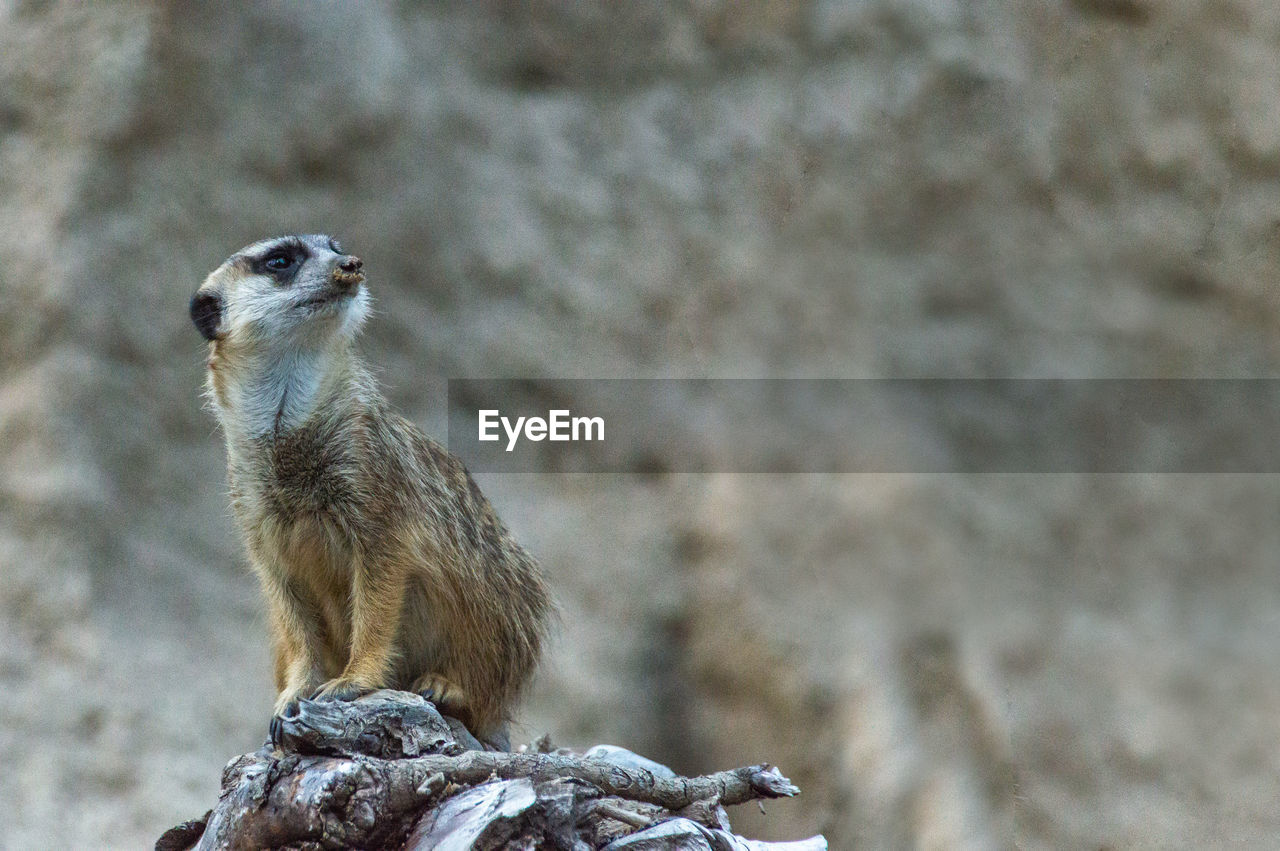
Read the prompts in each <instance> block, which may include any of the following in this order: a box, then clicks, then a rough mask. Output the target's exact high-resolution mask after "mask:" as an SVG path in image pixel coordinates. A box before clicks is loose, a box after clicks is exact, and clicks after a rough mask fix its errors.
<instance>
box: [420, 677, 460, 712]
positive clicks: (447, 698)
mask: <svg viewBox="0 0 1280 851" xmlns="http://www.w3.org/2000/svg"><path fill="white" fill-rule="evenodd" d="M413 690H414V691H416V692H417V693H418V694H420V695H422V698H423V700H429V701H431V702H432V703H434V704H435V705H436V706H437V707H438V708H439V709H441V710H445V709H457V708H459V707H460V706H462V705H463V703H465V700H464V697H463V693H462V689H460V688H458V686H456V685H454V684H453V683H451V682H450V681H449V680H446V679H445V678H444V677H442V676H440V675H439V674H427V675H426V676H424V677H422V678H420V679H419V680H418V682H417V683H415V684H414V687H413Z"/></svg>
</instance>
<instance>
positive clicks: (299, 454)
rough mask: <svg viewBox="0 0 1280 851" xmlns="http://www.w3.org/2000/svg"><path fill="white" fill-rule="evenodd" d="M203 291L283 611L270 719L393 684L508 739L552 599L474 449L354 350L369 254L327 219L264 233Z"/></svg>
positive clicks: (253, 543)
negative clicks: (456, 440)
mask: <svg viewBox="0 0 1280 851" xmlns="http://www.w3.org/2000/svg"><path fill="white" fill-rule="evenodd" d="M190 308H191V319H192V321H193V322H194V323H195V326H196V328H197V329H199V331H200V333H201V334H202V335H203V336H204V337H205V339H206V340H208V341H209V359H208V376H207V379H208V380H207V382H206V394H207V396H208V398H209V400H210V402H211V407H212V408H213V410H214V412H215V413H216V415H217V419H218V421H219V423H220V425H221V428H222V431H223V434H224V436H225V439H226V449H227V468H228V479H229V481H230V486H231V502H232V507H233V509H234V513H235V517H236V519H237V521H238V524H239V526H240V529H241V532H242V534H243V536H244V539H245V543H246V545H247V548H248V552H249V560H250V562H251V564H252V567H253V569H254V572H255V573H256V574H257V576H258V578H259V580H260V582H261V585H262V589H263V591H264V593H265V597H266V600H267V606H268V610H269V616H270V624H271V629H272V635H273V638H274V657H275V685H276V689H277V692H278V696H277V699H276V702H275V710H274V716H273V720H272V727H271V729H272V737H273V738H275V736H276V730H277V724H278V721H279V719H280V718H284V717H289V716H291V715H293V714H294V713H295V712H296V710H297V701H298V700H300V699H303V698H309V699H314V700H320V699H334V700H352V699H354V698H356V697H358V696H360V695H361V694H364V693H366V692H369V691H372V690H374V689H378V688H396V689H405V690H409V691H415V692H419V693H421V694H423V696H425V697H427V698H428V699H429V700H432V701H434V702H435V703H436V704H437V705H438V706H439V707H440V708H441V710H442V711H444V712H445V713H446V714H449V715H452V716H454V717H457V718H458V719H459V720H461V721H463V723H464V724H466V725H467V727H468V728H469V729H471V731H472V732H473V733H475V734H476V735H477V736H478V737H479V738H480V739H481V740H482V741H486V742H489V743H493V742H502V741H503V740H504V739H505V730H506V723H507V720H508V715H509V712H510V709H511V707H512V704H513V702H514V701H515V699H516V698H517V696H518V695H519V693H520V692H521V690H522V688H523V687H524V686H525V685H526V683H527V682H528V680H529V677H530V675H531V674H532V672H533V670H534V667H535V666H536V664H537V661H538V657H539V653H540V650H541V647H542V644H543V641H544V636H545V634H546V627H547V622H548V619H549V616H550V615H551V612H552V608H553V607H552V603H551V601H550V599H549V596H548V592H547V588H546V584H545V581H544V578H543V574H542V572H541V569H540V568H539V566H538V565H537V563H536V562H535V561H534V559H533V558H532V557H531V556H530V555H529V553H527V552H526V551H525V550H524V549H523V548H522V547H521V546H520V545H519V544H518V543H516V541H515V540H514V539H513V538H512V536H511V535H510V533H509V532H508V531H507V529H506V527H505V526H504V525H503V523H502V522H501V520H499V519H498V517H497V515H496V514H495V513H494V510H493V508H492V506H491V505H490V504H489V501H488V500H487V499H485V497H484V496H483V495H482V494H481V493H480V490H479V488H478V487H477V486H476V483H475V481H474V480H473V479H472V478H471V475H470V474H469V473H468V472H467V470H466V468H465V467H464V466H463V464H462V462H461V461H460V460H458V459H457V458H456V457H455V456H453V455H451V454H450V453H449V452H447V451H446V450H445V449H444V448H442V447H441V446H440V445H438V444H437V443H435V442H434V441H432V440H430V439H429V438H427V437H426V436H425V435H424V434H423V433H422V432H420V431H419V430H418V429H417V428H416V427H415V426H414V425H413V424H412V423H410V422H409V421H408V420H406V419H404V418H403V417H401V416H399V415H397V414H396V413H394V412H393V411H392V410H391V409H390V407H389V406H388V403H387V402H386V401H385V400H384V398H383V397H382V395H381V393H380V392H379V390H378V387H377V384H376V383H375V381H374V378H373V376H372V375H371V374H370V372H369V369H368V368H367V367H366V366H365V364H364V363H363V361H362V360H361V359H360V357H359V356H358V355H357V353H356V350H355V345H354V342H355V339H356V337H357V335H358V333H359V331H360V329H361V327H362V325H363V324H364V321H365V319H366V317H367V316H368V313H369V295H368V291H367V288H366V286H365V285H364V273H363V267H362V263H361V261H360V259H359V258H357V257H355V256H353V255H350V254H347V253H345V252H344V251H343V250H342V248H341V246H339V244H338V243H337V241H335V240H334V239H332V238H330V237H328V236H324V235H307V236H285V237H280V238H276V239H268V240H263V241H261V242H256V243H254V244H252V245H249V246H247V247H245V248H244V249H242V250H240V251H239V252H237V253H236V254H234V255H232V256H231V257H230V258H229V259H228V260H227V261H226V262H225V263H223V264H222V265H221V266H219V267H218V268H217V269H216V270H214V271H213V272H212V273H211V274H210V275H209V276H208V278H206V279H205V281H204V283H202V284H201V285H200V287H199V289H198V290H196V293H195V295H194V296H192V299H191V306H190Z"/></svg>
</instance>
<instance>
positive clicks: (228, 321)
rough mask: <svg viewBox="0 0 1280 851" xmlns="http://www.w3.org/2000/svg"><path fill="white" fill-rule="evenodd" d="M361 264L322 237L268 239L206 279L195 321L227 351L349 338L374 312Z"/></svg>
mask: <svg viewBox="0 0 1280 851" xmlns="http://www.w3.org/2000/svg"><path fill="white" fill-rule="evenodd" d="M362 266H363V264H362V263H361V262H360V258H359V257H355V256H353V255H351V254H347V253H345V252H344V251H343V250H342V247H341V246H340V245H338V242H337V240H335V239H333V238H332V237H329V236H325V235H323V234H309V235H305V236H297V235H294V236H282V237H276V238H274V239H264V240H262V241H260V242H255V243H253V244H252V245H249V246H246V247H245V248H242V249H241V250H240V251H237V252H236V253H235V254H233V255H231V257H229V258H228V259H227V260H226V262H224V263H223V264H222V265H221V266H219V267H218V268H217V269H215V270H214V271H213V272H212V273H211V274H210V275H209V277H207V278H205V281H204V283H203V284H201V285H200V288H199V289H198V290H196V293H195V295H194V296H192V297H191V321H192V322H194V323H195V326H196V328H197V329H199V331H200V333H201V334H202V335H204V338H205V339H206V340H210V341H215V342H216V343H217V344H218V347H217V348H218V349H223V350H225V349H232V350H241V349H247V348H256V347H262V346H266V347H269V348H274V347H276V346H277V345H280V344H283V345H290V346H304V347H305V346H308V345H323V344H324V343H326V342H330V341H333V340H335V339H350V338H351V337H353V336H354V335H355V334H356V332H357V331H359V330H360V326H361V325H362V324H363V323H364V320H365V317H366V316H367V315H368V312H369V295H368V292H367V291H366V289H365V288H364V287H363V286H361V284H362V282H363V281H364V273H363V272H362V271H361V268H362Z"/></svg>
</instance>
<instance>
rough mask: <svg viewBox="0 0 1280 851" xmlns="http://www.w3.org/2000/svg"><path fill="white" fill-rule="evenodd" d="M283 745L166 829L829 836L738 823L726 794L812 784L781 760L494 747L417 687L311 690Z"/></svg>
mask: <svg viewBox="0 0 1280 851" xmlns="http://www.w3.org/2000/svg"><path fill="white" fill-rule="evenodd" d="M274 738H275V740H276V742H277V745H276V746H272V745H271V744H270V743H268V744H267V745H265V746H264V747H263V748H262V749H261V750H258V751H256V752H254V753H250V754H244V755H243V756H240V757H238V758H236V759H235V760H233V761H232V762H231V763H230V764H229V765H228V766H227V767H226V769H225V770H224V771H223V777H222V797H221V798H220V800H219V801H218V805H217V806H216V807H215V808H214V809H212V810H210V811H209V812H208V813H206V814H205V816H204V817H203V818H201V819H195V820H192V821H189V822H186V823H184V824H182V825H179V826H178V827H175V828H173V829H172V830H170V831H168V832H166V833H165V834H164V835H163V836H162V837H161V838H160V840H159V842H157V844H156V848H157V851H186V849H192V848H194V849H200V851H204V849H267V848H272V849H286V848H287V849H308V851H310V849H337V848H368V849H435V848H438V849H448V848H458V849H468V848H477V849H494V848H563V849H572V851H586V849H597V848H608V849H611V851H621V849H633V851H635V850H638V849H643V848H689V849H708V851H711V849H717V851H719V849H731V851H732V850H733V849H745V850H746V851H752V850H754V849H759V851H763V849H786V848H789V849H792V851H816V849H824V848H826V842H825V840H823V839H822V838H821V837H813V838H812V839H809V840H805V841H803V842H799V843H762V842H753V841H751V840H746V839H743V838H741V837H738V836H735V835H733V834H732V833H731V832H730V831H729V825H728V819H727V816H726V814H725V811H724V807H725V806H729V805H732V804H740V803H744V802H746V801H751V800H756V799H760V798H780V797H790V796H793V795H796V794H798V793H799V791H800V790H799V789H797V788H796V787H795V786H793V785H792V784H791V783H790V781H788V780H787V779H786V778H785V777H783V776H782V774H781V773H779V772H778V770H777V769H776V768H774V767H773V766H769V765H755V766H748V767H746V768H738V769H734V770H731V771H722V772H718V773H716V774H709V775H705V776H702V777H679V776H677V775H675V774H674V773H673V772H671V771H670V770H669V769H666V768H665V767H663V766H660V765H658V764H656V763H652V762H650V761H648V760H645V759H644V758H643V757H637V756H635V755H634V754H630V752H628V751H623V750H622V749H619V748H597V749H595V750H594V751H593V752H592V755H590V756H583V755H578V754H574V753H572V752H570V751H567V750H563V749H562V750H556V751H554V752H552V751H551V749H550V748H549V746H547V745H546V743H545V740H544V741H543V742H541V743H535V746H533V747H532V748H530V749H527V750H525V751H524V752H520V753H506V752H499V751H492V750H484V749H483V746H482V745H481V743H480V742H478V741H476V739H475V738H473V737H472V736H471V735H470V733H468V732H467V731H466V730H465V729H464V728H463V727H462V725H461V724H459V723H458V722H457V721H456V720H455V719H451V718H445V717H444V716H441V715H440V714H439V713H438V712H437V711H436V709H435V707H434V706H432V705H431V704H430V703H428V702H426V701H424V700H423V699H422V698H420V697H418V696H417V695H412V694H408V693H405V692H393V691H381V692H375V693H374V694H371V695H367V696H365V697H362V698H360V699H359V700H356V701H352V702H349V703H344V702H323V703H320V702H311V701H302V702H301V706H300V708H299V711H298V714H297V715H296V716H295V717H292V718H287V719H280V720H278V722H277V725H276V726H275V728H274Z"/></svg>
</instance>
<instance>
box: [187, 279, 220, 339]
mask: <svg viewBox="0 0 1280 851" xmlns="http://www.w3.org/2000/svg"><path fill="white" fill-rule="evenodd" d="M191 321H192V322H194V323H195V324H196V328H197V329H199V331H200V334H201V336H203V337H204V338H205V339H206V340H216V339H218V338H219V337H220V336H221V334H220V333H219V331H218V326H219V325H221V324H222V296H220V295H218V293H216V292H214V291H213V290H196V294H195V295H193V296H192V297H191Z"/></svg>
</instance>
